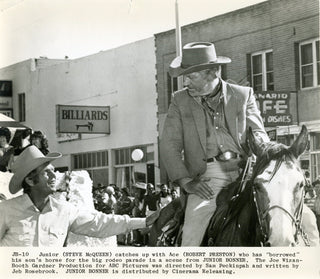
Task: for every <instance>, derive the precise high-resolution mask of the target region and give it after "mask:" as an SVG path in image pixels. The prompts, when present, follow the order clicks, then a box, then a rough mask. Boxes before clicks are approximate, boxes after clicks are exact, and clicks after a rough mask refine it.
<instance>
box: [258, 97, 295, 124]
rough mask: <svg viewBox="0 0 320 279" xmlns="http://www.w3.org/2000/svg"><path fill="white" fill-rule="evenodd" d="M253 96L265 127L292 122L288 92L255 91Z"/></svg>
mask: <svg viewBox="0 0 320 279" xmlns="http://www.w3.org/2000/svg"><path fill="white" fill-rule="evenodd" d="M255 96H256V99H257V104H258V107H259V109H260V111H261V116H262V118H263V121H264V125H265V126H266V127H275V126H287V125H291V124H292V122H293V121H292V115H291V113H290V92H256V93H255Z"/></svg>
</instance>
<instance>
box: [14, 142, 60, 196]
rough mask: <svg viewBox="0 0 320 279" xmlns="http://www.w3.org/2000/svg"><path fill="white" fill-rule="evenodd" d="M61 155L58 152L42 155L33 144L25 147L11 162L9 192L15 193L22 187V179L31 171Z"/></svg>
mask: <svg viewBox="0 0 320 279" xmlns="http://www.w3.org/2000/svg"><path fill="white" fill-rule="evenodd" d="M61 156H62V155H61V153H58V152H55V153H49V154H48V155H47V156H44V155H43V154H42V152H41V151H40V150H39V149H38V148H37V147H35V146H34V145H31V146H30V147H27V148H26V149H25V150H24V151H23V152H22V153H21V154H20V155H19V156H18V157H17V159H16V160H15V161H14V162H13V164H12V169H11V170H12V172H13V173H14V174H13V176H12V178H11V180H10V183H9V191H10V193H11V194H15V193H17V192H18V191H19V190H20V189H21V188H22V187H21V184H22V181H23V179H24V178H25V177H26V176H27V175H28V174H29V173H30V172H31V171H33V170H35V169H36V168H37V167H40V166H41V165H43V164H45V163H50V162H51V161H53V160H55V159H58V158H60V157H61Z"/></svg>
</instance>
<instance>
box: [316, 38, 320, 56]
mask: <svg viewBox="0 0 320 279" xmlns="http://www.w3.org/2000/svg"><path fill="white" fill-rule="evenodd" d="M316 57H317V61H320V57H319V41H316Z"/></svg>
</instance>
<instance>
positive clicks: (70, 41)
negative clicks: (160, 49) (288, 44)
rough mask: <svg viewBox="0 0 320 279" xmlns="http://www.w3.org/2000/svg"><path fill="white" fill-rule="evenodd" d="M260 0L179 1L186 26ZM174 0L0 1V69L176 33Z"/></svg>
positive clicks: (83, 53)
mask: <svg viewBox="0 0 320 279" xmlns="http://www.w3.org/2000/svg"><path fill="white" fill-rule="evenodd" d="M260 2H264V0H178V7H179V22H180V25H181V26H183V25H186V24H190V23H193V22H197V21H200V20H204V19H207V18H211V17H214V16H216V15H220V14H224V13H227V12H230V11H234V10H237V9H241V8H244V7H247V6H250V5H254V4H257V3H260ZM175 6H176V0H0V42H1V43H0V68H3V67H6V66H9V65H12V64H15V63H17V62H21V61H24V60H27V59H30V58H39V57H40V56H43V57H47V58H51V59H63V58H64V57H65V56H68V57H69V58H70V59H75V58H79V57H83V56H87V55H91V54H95V53H98V52H100V51H104V50H108V49H112V48H115V47H118V46H121V45H125V44H128V43H132V42H135V41H138V40H142V39H146V38H150V37H152V36H153V34H156V33H159V32H164V31H167V30H171V29H174V28H175Z"/></svg>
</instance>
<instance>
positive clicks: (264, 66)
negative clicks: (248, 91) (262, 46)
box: [251, 50, 274, 91]
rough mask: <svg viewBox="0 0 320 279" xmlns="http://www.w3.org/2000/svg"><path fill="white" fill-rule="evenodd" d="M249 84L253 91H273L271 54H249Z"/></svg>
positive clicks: (261, 52) (266, 52)
mask: <svg viewBox="0 0 320 279" xmlns="http://www.w3.org/2000/svg"><path fill="white" fill-rule="evenodd" d="M251 82H252V87H253V89H254V91H273V90H274V83H273V52H272V50H267V51H260V52H255V53H253V54H251Z"/></svg>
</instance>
